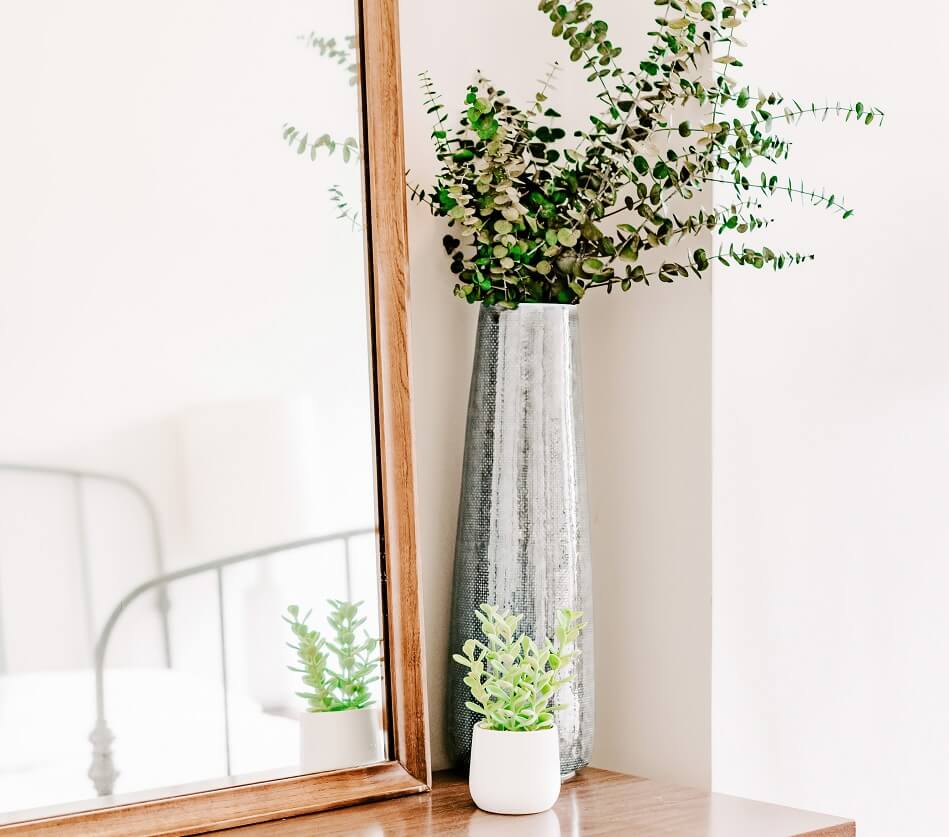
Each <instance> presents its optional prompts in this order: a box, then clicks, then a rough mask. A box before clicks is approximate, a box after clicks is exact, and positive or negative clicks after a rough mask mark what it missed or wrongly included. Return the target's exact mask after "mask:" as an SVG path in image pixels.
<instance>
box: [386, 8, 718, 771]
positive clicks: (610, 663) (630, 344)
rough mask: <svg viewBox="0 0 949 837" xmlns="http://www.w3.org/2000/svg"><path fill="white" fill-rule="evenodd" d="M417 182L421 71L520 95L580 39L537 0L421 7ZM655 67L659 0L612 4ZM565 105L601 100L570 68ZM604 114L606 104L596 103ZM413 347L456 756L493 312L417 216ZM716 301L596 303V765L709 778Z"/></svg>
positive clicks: (430, 646)
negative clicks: (458, 672) (483, 314)
mask: <svg viewBox="0 0 949 837" xmlns="http://www.w3.org/2000/svg"><path fill="white" fill-rule="evenodd" d="M401 5H402V57H403V77H404V84H405V124H406V145H407V154H408V165H409V167H410V169H411V174H410V178H416V179H418V180H419V181H421V182H423V183H427V182H429V181H430V178H431V176H432V174H433V172H434V160H433V155H432V152H431V150H430V140H429V134H430V131H431V122H430V117H428V116H426V114H425V113H424V108H423V107H422V106H421V98H420V96H419V95H418V93H417V90H418V84H417V80H416V76H417V74H418V73H420V72H421V71H423V70H429V71H430V72H431V74H432V77H433V79H434V81H435V83H436V85H437V87H438V89H439V90H440V91H441V92H442V93H443V94H444V95H445V102H446V105H447V106H448V107H449V109H450V110H452V111H455V110H457V109H458V106H459V104H460V102H461V101H462V97H463V92H464V87H465V85H466V84H467V83H468V82H469V81H470V79H471V78H472V74H473V72H474V70H475V69H476V68H480V69H481V70H482V71H483V72H484V73H486V74H487V75H489V76H490V77H492V78H494V80H495V81H496V82H497V83H499V84H501V85H503V86H504V87H505V89H507V90H509V91H511V93H512V94H513V95H515V96H518V97H522V98H526V97H527V96H528V95H530V94H531V93H532V92H533V89H534V84H535V79H537V78H539V77H541V76H542V75H543V74H544V73H545V71H546V69H547V66H548V64H549V63H550V62H551V61H553V60H555V59H557V60H560V61H561V62H562V63H564V64H566V63H568V62H567V60H566V59H567V55H566V52H565V50H564V44H563V42H560V41H556V40H554V39H553V38H552V37H551V36H550V34H549V24H548V23H547V22H546V21H545V19H544V18H543V17H542V16H541V14H540V13H539V12H538V11H537V10H536V4H535V3H510V2H502V0H488V2H484V3H481V4H479V5H478V6H477V9H476V10H474V11H473V10H472V7H471V6H470V4H465V3H462V2H459V0H448V1H447V2H446V1H445V0H443V2H438V3H435V2H432V0H403V2H402V4H401ZM598 13H599V14H600V15H601V16H603V17H604V18H606V19H608V20H609V21H610V22H611V25H612V26H613V29H614V31H615V34H616V38H617V40H618V41H619V42H621V43H622V44H623V45H624V46H625V47H626V48H627V49H628V52H629V54H628V59H627V60H628V61H632V62H638V60H639V57H638V56H639V54H640V51H641V50H642V49H644V47H645V44H646V40H645V38H646V36H645V33H646V31H647V30H648V29H649V24H650V23H651V22H652V19H653V17H654V15H655V10H654V7H653V6H652V4H651V3H650V4H649V5H643V6H642V7H633V6H632V5H631V4H629V3H628V2H621V0H610V2H602V3H600V4H599V6H598ZM557 87H558V90H557V92H556V93H555V94H554V95H553V96H552V104H553V105H554V106H555V107H557V108H558V110H560V111H561V112H562V113H564V114H565V115H567V116H568V117H570V118H571V119H572V120H573V121H574V123H575V124H579V123H580V121H581V120H584V119H586V116H587V115H588V114H589V113H590V112H595V108H594V110H592V111H591V103H593V97H592V95H591V93H590V88H589V87H587V86H586V85H585V83H584V82H583V80H582V76H580V75H579V74H578V72H577V71H576V70H575V68H567V69H565V71H564V73H563V75H562V77H561V79H560V81H559V83H558V85H557ZM594 104H595V103H594ZM409 226H410V239H411V240H410V243H411V255H412V264H411V269H412V312H411V313H412V349H413V376H414V379H413V383H414V408H415V409H414V412H415V433H416V456H417V460H418V473H419V515H418V522H419V529H420V532H419V534H420V550H421V561H422V574H423V585H424V594H425V622H426V642H427V652H428V659H427V665H428V672H429V696H430V701H429V703H430V706H431V709H432V739H433V740H432V749H433V755H434V761H435V765H436V767H437V766H443V765H445V764H446V762H447V754H446V750H445V737H444V713H443V710H444V693H445V677H446V664H447V662H446V661H447V660H448V624H449V618H450V606H451V605H450V589H451V572H452V557H453V549H454V537H455V523H456V515H457V504H458V494H459V488H460V480H461V457H462V444H463V438H464V426H465V409H466V406H467V395H468V384H469V380H470V374H471V359H472V350H473V338H474V325H475V320H476V316H477V310H476V309H475V308H473V307H469V306H466V305H465V304H464V303H462V302H460V301H459V300H458V299H455V298H454V297H453V296H452V293H451V289H452V277H451V274H450V273H449V271H448V262H447V260H446V258H445V256H444V251H443V250H442V248H441V243H440V240H441V236H442V235H443V229H442V227H441V226H440V225H439V224H438V223H436V222H434V221H433V220H432V219H431V218H430V216H428V214H427V212H426V211H425V210H424V209H423V208H420V207H418V206H417V205H413V206H412V207H411V208H410V216H409ZM710 328H711V294H710V286H709V284H707V283H699V284H692V283H685V284H682V285H677V286H662V287H652V288H639V287H637V288H636V289H635V290H634V291H633V292H631V293H630V294H629V295H628V296H626V297H622V298H621V297H619V296H614V297H612V298H610V299H609V300H607V299H606V298H605V297H603V298H598V299H588V300H587V301H585V302H584V303H583V309H582V314H581V329H582V332H583V372H584V376H585V381H584V383H585V401H586V421H587V427H586V432H587V442H588V456H589V483H590V492H591V497H590V499H591V506H592V509H593V523H594V530H593V553H594V558H593V560H594V584H595V603H596V627H597V647H596V655H597V681H596V685H597V713H598V721H597V736H596V743H595V751H594V763H595V764H597V765H600V766H603V767H611V768H615V769H620V770H627V771H631V772H634V773H640V774H647V775H650V776H654V777H657V778H662V779H670V780H677V781H680V782H687V783H690V784H695V785H704V784H707V782H708V765H709V750H708V748H709V729H708V723H709V711H710V710H709V654H710V640H709V632H710V620H711V614H710V606H711V605H710V585H711V545H710V540H711V536H710V512H709V509H710V502H711V501H710V491H711V488H710V481H711V475H710V439H709V411H710V398H711V395H710V372H711V370H710V364H709V357H708V346H709V332H710Z"/></svg>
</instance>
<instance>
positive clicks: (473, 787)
mask: <svg viewBox="0 0 949 837" xmlns="http://www.w3.org/2000/svg"><path fill="white" fill-rule="evenodd" d="M559 742H560V739H559V737H558V735H557V728H556V727H552V728H551V729H543V730H538V731H536V732H498V731H497V730H491V729H485V728H484V727H483V726H481V724H475V728H474V731H473V732H472V736H471V770H470V773H469V775H468V790H469V791H470V792H471V798H472V799H473V800H474V804H475V805H477V806H478V807H479V808H481V810H483V811H489V812H491V813H492V814H539V813H540V812H541V811H546V810H547V809H548V808H551V807H552V806H553V804H554V803H555V802H556V801H557V797H558V796H560V743H559Z"/></svg>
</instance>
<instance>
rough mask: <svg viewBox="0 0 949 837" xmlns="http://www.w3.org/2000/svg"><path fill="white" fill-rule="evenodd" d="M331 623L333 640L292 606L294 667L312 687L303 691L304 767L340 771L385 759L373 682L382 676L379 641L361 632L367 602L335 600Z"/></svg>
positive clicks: (289, 612) (289, 614)
mask: <svg viewBox="0 0 949 837" xmlns="http://www.w3.org/2000/svg"><path fill="white" fill-rule="evenodd" d="M329 605H330V608H331V610H330V614H329V617H328V619H327V622H328V624H329V626H330V628H331V629H332V631H333V640H332V641H330V640H327V639H326V638H325V637H324V636H323V635H322V634H320V632H319V631H316V630H314V629H312V628H310V627H309V626H308V625H307V621H308V620H309V618H310V613H307V614H306V615H305V616H304V617H303V618H302V619H301V618H300V608H299V607H298V606H297V605H290V607H288V608H287V615H285V616H284V617H283V619H284V621H285V622H287V624H289V625H290V630H291V631H292V632H293V637H294V640H295V641H294V642H291V643H287V644H288V645H289V646H290V647H291V648H292V649H293V650H294V651H295V652H296V655H297V665H295V666H290V667H289V668H290V670H291V671H294V672H297V673H298V674H301V675H302V676H303V683H304V684H305V685H306V687H307V691H303V692H297V695H298V696H299V697H301V698H303V699H304V700H305V701H306V703H307V708H306V712H304V713H303V716H302V718H301V721H300V768H301V770H302V771H303V772H304V773H320V772H323V771H326V770H340V769H342V768H346V767H354V766H356V765H359V764H371V763H373V762H377V761H381V760H382V747H381V740H380V735H379V730H380V718H379V709H378V707H377V706H375V705H374V700H373V698H372V693H371V692H370V690H369V684H370V683H373V682H375V681H376V680H378V679H379V676H378V674H377V671H378V666H379V658H378V653H377V650H376V649H377V648H378V645H379V641H378V640H377V639H374V638H372V637H370V636H369V634H368V633H367V632H365V631H364V632H363V633H364V636H363V638H362V639H359V640H357V637H356V632H357V631H358V629H359V628H360V627H361V626H362V625H363V624H364V623H365V621H366V618H365V617H364V616H360V615H359V608H360V606H361V605H362V602H344V601H339V600H336V599H330V600H329Z"/></svg>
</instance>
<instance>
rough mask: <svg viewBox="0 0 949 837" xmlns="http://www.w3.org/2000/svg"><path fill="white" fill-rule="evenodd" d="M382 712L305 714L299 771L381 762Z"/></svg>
mask: <svg viewBox="0 0 949 837" xmlns="http://www.w3.org/2000/svg"><path fill="white" fill-rule="evenodd" d="M379 719H380V716H379V708H378V707H377V706H367V707H366V708H365V709H347V710H345V711H342V712H304V713H303V717H301V718H300V769H301V770H302V771H303V772H304V773H322V772H324V771H326V770H342V769H344V768H347V767H355V766H357V765H360V764H373V763H375V762H378V761H382V740H381V736H380V724H379Z"/></svg>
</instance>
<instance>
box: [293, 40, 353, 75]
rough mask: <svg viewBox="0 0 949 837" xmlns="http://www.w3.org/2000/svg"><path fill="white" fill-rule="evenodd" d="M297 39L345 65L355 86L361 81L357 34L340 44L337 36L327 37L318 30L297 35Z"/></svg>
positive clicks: (327, 57) (331, 59) (324, 55)
mask: <svg viewBox="0 0 949 837" xmlns="http://www.w3.org/2000/svg"><path fill="white" fill-rule="evenodd" d="M297 40H299V41H303V43H305V44H306V45H307V46H308V47H312V48H313V49H318V50H319V51H320V55H322V56H323V57H324V58H326V59H328V60H330V61H335V62H336V63H337V64H339V65H340V66H345V67H346V70H347V72H348V73H349V83H350V85H352V86H355V85H356V83H357V82H358V81H359V64H358V63H357V62H356V36H355V35H347V36H346V37H344V38H343V43H342V44H340V43H339V42H338V41H337V40H336V38H327V37H325V36H323V35H319V34H317V33H316V32H310V33H309V34H308V35H297Z"/></svg>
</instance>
